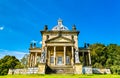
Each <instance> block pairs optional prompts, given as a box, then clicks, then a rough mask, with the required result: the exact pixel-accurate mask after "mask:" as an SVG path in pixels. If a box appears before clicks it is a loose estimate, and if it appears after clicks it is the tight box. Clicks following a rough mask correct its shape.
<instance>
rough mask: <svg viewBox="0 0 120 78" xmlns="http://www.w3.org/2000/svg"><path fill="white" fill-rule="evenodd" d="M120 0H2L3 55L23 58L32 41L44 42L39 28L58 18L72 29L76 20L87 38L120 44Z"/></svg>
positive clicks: (0, 35) (0, 46) (0, 32)
mask: <svg viewBox="0 0 120 78" xmlns="http://www.w3.org/2000/svg"><path fill="white" fill-rule="evenodd" d="M119 4H120V0H0V58H1V57H3V56H4V55H6V54H9V55H15V56H16V57H17V58H19V59H20V58H22V57H23V55H24V54H25V53H29V50H28V48H29V44H30V42H31V41H33V40H35V41H37V46H41V44H39V42H40V41H41V35H40V30H43V28H44V25H46V24H47V25H48V28H49V30H51V29H52V28H53V27H54V26H55V25H57V20H58V18H61V19H62V20H63V24H64V25H65V26H67V27H68V28H69V29H70V30H71V28H72V25H73V24H75V25H76V28H77V30H80V34H79V46H80V47H82V46H83V44H84V42H87V43H90V44H93V43H97V42H99V43H104V44H110V43H115V44H118V45H120V32H119V31H120V5H119Z"/></svg>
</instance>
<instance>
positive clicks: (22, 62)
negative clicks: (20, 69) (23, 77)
mask: <svg viewBox="0 0 120 78" xmlns="http://www.w3.org/2000/svg"><path fill="white" fill-rule="evenodd" d="M28 57H29V55H28V54H25V55H24V57H23V58H22V59H21V64H22V65H23V66H24V68H27V67H28Z"/></svg>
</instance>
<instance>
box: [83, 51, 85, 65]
mask: <svg viewBox="0 0 120 78" xmlns="http://www.w3.org/2000/svg"><path fill="white" fill-rule="evenodd" d="M82 54H83V66H84V65H85V55H84V52H82Z"/></svg>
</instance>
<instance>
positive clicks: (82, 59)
mask: <svg viewBox="0 0 120 78" xmlns="http://www.w3.org/2000/svg"><path fill="white" fill-rule="evenodd" d="M40 33H41V35H42V46H41V47H36V43H31V44H30V48H29V52H30V54H29V61H28V62H29V67H38V68H39V73H40V74H46V73H73V74H82V73H83V67H85V66H91V56H90V49H89V44H87V43H85V44H84V47H79V46H78V35H79V33H80V31H78V30H77V29H76V26H75V25H73V26H72V30H69V29H68V28H67V27H66V26H64V25H63V21H62V20H61V19H59V20H58V24H57V25H56V26H54V27H53V28H52V29H51V30H48V26H47V25H45V26H44V30H41V31H40Z"/></svg>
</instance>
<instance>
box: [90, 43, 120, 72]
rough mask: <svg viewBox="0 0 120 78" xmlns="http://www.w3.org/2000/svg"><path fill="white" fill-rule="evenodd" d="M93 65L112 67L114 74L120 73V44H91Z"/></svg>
mask: <svg viewBox="0 0 120 78" xmlns="http://www.w3.org/2000/svg"><path fill="white" fill-rule="evenodd" d="M90 48H91V59H92V66H93V67H96V68H110V69H111V72H112V73H113V74H119V73H120V46H119V45H117V44H109V45H107V46H106V45H104V44H100V43H96V44H92V45H90Z"/></svg>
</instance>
